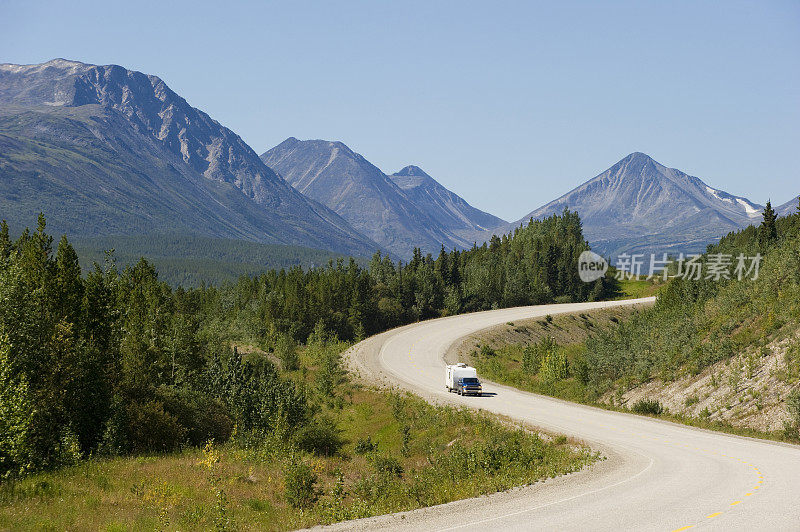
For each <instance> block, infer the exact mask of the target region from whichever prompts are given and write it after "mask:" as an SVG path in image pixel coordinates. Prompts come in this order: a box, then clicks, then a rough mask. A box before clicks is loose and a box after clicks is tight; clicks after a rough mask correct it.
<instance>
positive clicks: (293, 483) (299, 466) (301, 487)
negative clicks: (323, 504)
mask: <svg viewBox="0 0 800 532" xmlns="http://www.w3.org/2000/svg"><path fill="white" fill-rule="evenodd" d="M283 477H284V486H285V492H284V497H285V498H286V502H287V503H289V505H290V506H291V507H292V508H310V507H311V506H313V505H314V503H315V502H317V499H318V498H319V491H318V490H317V475H315V474H314V472H313V471H312V470H311V468H310V467H309V466H307V465H306V464H304V463H302V462H300V461H294V460H293V461H291V462H289V464H287V466H286V468H285V469H284V472H283Z"/></svg>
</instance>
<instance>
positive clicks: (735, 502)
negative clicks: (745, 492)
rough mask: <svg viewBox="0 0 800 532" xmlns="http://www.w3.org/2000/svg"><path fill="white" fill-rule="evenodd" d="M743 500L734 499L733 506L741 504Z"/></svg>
mask: <svg viewBox="0 0 800 532" xmlns="http://www.w3.org/2000/svg"><path fill="white" fill-rule="evenodd" d="M741 502H742V501H733V502H732V503H731V506H736V505H737V504H741Z"/></svg>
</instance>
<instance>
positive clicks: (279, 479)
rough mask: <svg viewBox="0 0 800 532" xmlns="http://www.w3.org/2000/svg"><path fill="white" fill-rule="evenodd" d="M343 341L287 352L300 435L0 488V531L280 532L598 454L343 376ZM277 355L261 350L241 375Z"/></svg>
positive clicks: (564, 469) (424, 501)
mask: <svg viewBox="0 0 800 532" xmlns="http://www.w3.org/2000/svg"><path fill="white" fill-rule="evenodd" d="M344 347H346V344H343V343H341V342H338V341H335V340H333V339H327V340H319V339H315V340H314V341H312V343H311V344H310V345H309V346H308V347H304V348H301V349H295V348H294V347H293V346H284V349H290V350H291V351H292V354H291V355H289V354H288V352H286V351H284V353H283V358H282V359H283V360H286V359H288V358H290V357H295V358H296V363H297V364H296V366H295V369H293V370H291V371H286V372H281V373H280V377H281V378H283V379H286V380H287V382H293V383H295V385H296V386H297V387H298V389H303V390H304V391H305V395H306V400H307V402H308V406H307V408H308V410H309V412H311V413H313V414H312V415H311V417H310V419H309V421H308V422H307V423H305V424H303V425H302V426H292V424H291V423H290V422H288V420H287V421H279V422H277V424H276V427H275V429H274V430H269V431H249V432H248V431H240V430H239V429H238V427H237V428H236V430H235V431H234V433H233V434H232V436H231V438H230V439H229V440H228V441H227V442H225V443H214V441H213V440H209V441H208V442H206V443H205V444H203V445H198V446H192V445H188V444H183V445H181V446H180V447H179V448H177V449H176V450H174V451H172V452H168V453H153V452H152V451H151V452H144V453H140V454H138V455H136V456H133V457H96V458H93V459H90V460H84V461H80V462H75V463H74V464H73V465H70V466H67V467H62V468H60V469H57V470H56V471H52V472H40V473H35V474H32V475H29V476H27V477H25V478H22V479H14V480H12V479H8V480H6V481H4V482H3V483H2V485H0V528H24V529H38V530H42V529H58V530H63V529H106V530H129V529H157V530H165V529H173V528H174V529H184V530H208V529H214V528H215V529H218V530H220V529H232V530H284V529H292V528H299V527H305V526H311V525H315V524H320V523H332V522H335V521H340V520H344V519H354V518H359V517H368V516H373V515H379V514H384V513H388V512H396V511H402V510H409V509H413V508H418V507H422V506H428V505H433V504H440V503H445V502H449V501H452V500H456V499H461V498H466V497H474V496H478V495H481V494H485V493H491V492H494V491H502V490H505V489H508V488H511V487H513V486H519V485H525V484H530V483H534V482H536V481H539V480H544V479H546V478H550V477H554V476H558V475H563V474H566V473H570V472H573V471H577V470H580V469H581V468H583V467H584V466H586V465H588V464H590V463H592V462H593V461H594V460H596V459H597V456H596V455H594V454H593V453H591V452H590V451H589V450H588V449H586V448H583V447H579V446H575V445H573V444H571V443H570V442H568V441H567V440H566V439H565V438H555V439H552V438H549V437H547V436H544V437H541V436H540V435H538V434H535V433H531V432H528V431H526V430H523V429H522V428H518V427H514V426H507V425H504V424H502V423H501V422H499V421H497V420H494V419H492V418H490V417H488V416H486V415H481V414H478V413H475V412H473V411H470V410H466V409H456V408H452V407H435V406H431V405H429V404H427V403H426V402H424V401H423V400H422V399H419V398H417V397H414V396H409V395H400V394H392V393H389V392H385V391H377V390H371V389H365V388H363V387H362V386H360V385H358V384H354V383H351V382H350V381H349V380H348V379H347V375H346V374H345V373H344V372H343V371H342V370H341V369H340V364H339V362H340V359H339V357H340V353H341V351H342V349H343V348H344ZM267 357H268V355H267V354H266V353H263V352H261V351H260V350H258V349H254V350H252V352H251V353H249V354H248V355H247V356H246V357H245V360H244V361H243V362H242V363H241V368H242V371H243V372H245V373H246V372H248V371H251V370H252V368H255V367H257V366H259V365H261V364H264V363H265V362H264V361H265V359H266V358H267Z"/></svg>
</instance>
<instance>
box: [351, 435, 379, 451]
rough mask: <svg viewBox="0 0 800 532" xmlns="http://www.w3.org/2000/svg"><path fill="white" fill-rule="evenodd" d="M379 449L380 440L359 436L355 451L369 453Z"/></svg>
mask: <svg viewBox="0 0 800 532" xmlns="http://www.w3.org/2000/svg"><path fill="white" fill-rule="evenodd" d="M377 450H378V442H373V441H372V438H370V437H369V436H367V437H366V438H359V439H358V441H357V442H356V446H355V448H354V449H353V451H354V452H355V453H356V454H369V453H374V452H375V451H377Z"/></svg>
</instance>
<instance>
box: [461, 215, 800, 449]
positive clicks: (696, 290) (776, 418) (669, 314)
mask: <svg viewBox="0 0 800 532" xmlns="http://www.w3.org/2000/svg"><path fill="white" fill-rule="evenodd" d="M776 225H777V227H776V229H777V236H775V237H774V238H767V237H766V236H765V235H766V234H768V232H766V231H765V230H763V229H762V228H756V227H753V226H750V227H748V228H746V229H744V230H741V231H738V232H735V233H731V234H729V235H727V236H725V237H724V238H722V239H721V240H720V241H719V242H718V243H717V244H715V245H714V246H712V247H711V248H710V250H709V252H708V253H709V254H708V255H706V256H704V259H703V261H704V264H706V265H707V264H708V263H709V262H710V261H712V260H713V255H714V254H728V255H731V256H732V257H737V256H738V254H740V253H742V254H744V255H745V256H746V257H751V256H754V255H756V254H757V253H761V254H763V261H762V263H761V265H760V269H759V272H758V276H757V278H755V279H753V277H754V275H753V273H752V272H751V273H750V274H745V275H743V279H742V280H739V279H738V278H737V275H736V274H734V273H733V272H734V270H733V268H734V266H735V262H734V264H733V265H731V269H730V271H731V273H732V274H733V275H732V278H731V279H725V278H724V277H722V278H721V279H720V280H718V281H717V280H714V279H713V278H708V279H707V278H705V277H702V278H701V279H698V280H690V279H681V278H675V279H672V280H671V281H669V282H668V283H666V284H665V285H664V286H663V287H662V288H661V289H660V291H659V295H658V299H657V301H656V304H655V305H654V306H653V307H651V308H648V309H645V310H642V311H640V312H636V313H633V314H631V315H629V316H627V317H624V316H614V317H613V319H611V318H608V317H607V316H605V317H604V316H603V315H602V314H599V313H598V314H596V315H585V314H582V315H580V316H572V317H569V316H562V317H560V318H559V319H553V320H539V321H538V322H537V323H530V324H525V323H519V324H509V326H508V327H505V328H504V329H503V330H502V331H494V332H491V333H485V334H483V335H482V336H481V337H479V338H472V339H469V342H466V343H465V345H464V347H463V350H465V351H467V352H471V353H472V356H473V360H474V361H475V363H476V364H477V366H478V368H479V369H482V370H483V371H484V372H485V373H486V374H487V377H488V378H490V379H496V380H498V381H500V382H504V383H507V384H511V385H514V386H518V387H522V388H525V389H529V390H533V391H536V392H538V393H545V394H550V395H555V396H558V397H562V398H565V399H569V400H575V401H580V402H588V403H595V404H597V403H599V404H604V405H609V406H612V407H615V408H624V409H632V410H634V411H637V412H640V413H650V414H661V413H663V414H669V415H670V416H672V418H673V419H677V420H680V421H685V422H688V423H692V424H697V425H700V426H707V427H710V428H717V429H724V430H729V429H731V427H734V428H735V429H737V430H738V429H741V430H742V431H757V432H750V433H752V434H763V433H772V435H773V436H774V437H779V438H783V439H788V440H793V441H797V440H798V439H800V433H799V432H798V430H800V304H799V303H798V302H800V251H799V250H800V214H795V215H792V216H789V217H785V218H779V219H778V223H777V224H776ZM734 260H735V259H734ZM748 266H749V264H748ZM671 271H672V273H673V274H674V273H675V272H676V270H675V269H674V267H673V269H672V270H671ZM705 271H707V270H705ZM609 321H613V324H611V323H609ZM483 345H485V346H487V347H486V348H481V347H480V346H483ZM489 348H491V349H489ZM792 405H795V406H792Z"/></svg>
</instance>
